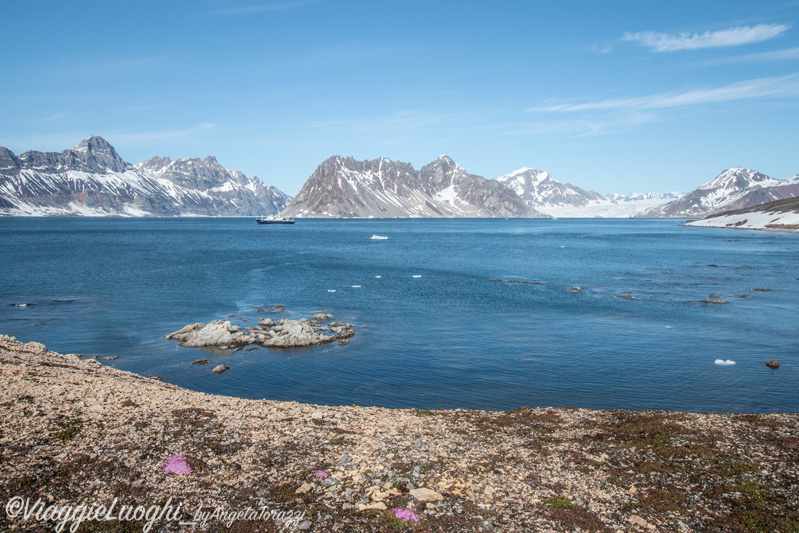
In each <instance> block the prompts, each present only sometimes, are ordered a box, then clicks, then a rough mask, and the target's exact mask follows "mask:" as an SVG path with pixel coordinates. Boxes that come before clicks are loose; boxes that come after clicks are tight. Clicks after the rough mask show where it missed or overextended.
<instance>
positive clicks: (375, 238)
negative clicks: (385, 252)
mask: <svg viewBox="0 0 799 533" xmlns="http://www.w3.org/2000/svg"><path fill="white" fill-rule="evenodd" d="M369 238H370V239H372V240H373V241H385V240H386V239H388V237H383V236H382V235H372V236H371V237H369Z"/></svg>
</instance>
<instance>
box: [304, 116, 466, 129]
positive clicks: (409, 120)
mask: <svg viewBox="0 0 799 533" xmlns="http://www.w3.org/2000/svg"><path fill="white" fill-rule="evenodd" d="M481 116H482V113H480V112H462V113H428V112H424V111H396V112H393V113H390V114H387V115H383V116H380V117H368V118H365V117H364V118H357V117H347V118H342V119H335V120H324V121H316V122H313V123H312V126H314V127H317V128H336V129H343V130H349V131H359V132H396V131H402V132H405V131H418V130H423V129H426V128H430V127H432V126H437V127H445V126H452V127H458V128H462V127H469V126H471V125H473V124H476V123H480V118H481Z"/></svg>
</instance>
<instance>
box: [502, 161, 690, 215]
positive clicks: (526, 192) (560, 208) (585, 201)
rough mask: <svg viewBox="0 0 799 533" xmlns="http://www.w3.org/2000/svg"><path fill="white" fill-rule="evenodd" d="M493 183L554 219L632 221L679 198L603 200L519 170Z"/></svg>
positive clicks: (658, 195) (645, 195) (631, 196)
mask: <svg viewBox="0 0 799 533" xmlns="http://www.w3.org/2000/svg"><path fill="white" fill-rule="evenodd" d="M495 180H496V181H498V182H500V183H504V184H505V185H507V186H508V187H510V188H511V189H513V190H514V192H516V194H518V195H519V197H520V198H521V199H522V200H524V202H525V203H526V204H527V205H529V206H530V207H533V208H535V209H537V210H538V211H541V212H542V213H545V214H547V215H550V216H554V217H567V218H627V217H633V216H637V215H640V214H642V213H643V212H644V211H646V210H647V209H649V208H651V207H654V206H656V205H659V204H662V203H665V202H668V201H669V200H670V199H673V198H677V196H679V195H678V194H677V193H671V194H669V193H666V194H662V193H632V194H629V195H626V196H622V195H620V194H617V193H611V194H609V195H608V196H606V197H605V196H602V195H601V194H599V193H598V192H596V191H586V190H585V189H581V188H580V187H577V186H576V185H572V184H571V183H561V182H559V181H557V180H555V179H554V178H553V177H552V176H551V175H550V174H549V173H548V172H546V171H543V170H537V169H534V168H520V169H519V170H516V171H514V172H511V173H510V174H506V175H504V176H500V177H498V178H495Z"/></svg>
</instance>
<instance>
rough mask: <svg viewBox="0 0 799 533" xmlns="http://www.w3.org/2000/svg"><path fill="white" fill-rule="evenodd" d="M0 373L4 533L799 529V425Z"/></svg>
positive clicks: (12, 359)
mask: <svg viewBox="0 0 799 533" xmlns="http://www.w3.org/2000/svg"><path fill="white" fill-rule="evenodd" d="M0 371H2V380H3V388H2V392H1V393H0V403H2V407H3V410H2V413H3V415H2V418H0V450H1V451H2V460H1V461H0V479H2V481H0V487H1V488H0V490H2V500H3V505H4V512H3V511H0V531H15V530H16V531H55V530H56V528H57V527H58V525H59V524H62V525H63V527H64V529H63V530H64V531H69V530H70V528H73V530H78V531H324V532H327V531H446V532H450V531H452V532H460V531H611V532H614V531H678V532H688V531H763V532H772V531H779V532H788V531H793V532H795V531H799V503H798V502H799V415H797V414H769V415H761V414H757V415H753V414H701V413H673V412H662V411H646V412H632V411H599V410H590V409H569V408H556V409H551V408H548V409H541V408H526V407H521V408H518V409H515V410H513V411H509V412H489V411H472V410H462V409H456V410H452V411H424V410H413V409H410V410H408V409H382V408H375V407H325V406H316V405H305V404H299V403H293V402H289V403H286V402H273V401H256V400H243V399H239V398H231V397H224V396H213V395H208V394H203V393H199V392H192V391H188V390H185V389H181V388H179V387H176V386H174V385H169V384H165V383H161V382H158V381H154V380H152V379H148V378H144V377H141V376H137V375H134V374H130V373H127V372H122V371H119V370H116V369H113V368H109V367H106V366H103V365H102V364H100V363H98V362H97V361H92V360H82V359H81V358H79V357H78V356H75V355H60V354H57V353H54V352H50V351H47V350H46V349H45V348H44V346H42V345H40V344H37V343H28V344H22V343H19V342H17V341H16V340H14V339H13V338H10V337H5V336H0ZM26 499H29V500H28V502H29V503H28V505H29V507H28V514H29V516H28V517H27V518H25V516H24V514H25V513H24V507H23V506H24V502H25V501H26ZM37 501H39V504H38V506H37V503H36V502H37ZM81 504H83V505H86V506H87V508H86V510H87V511H89V512H88V516H89V518H90V519H85V520H84V521H83V522H80V521H79V520H67V519H68V518H69V519H74V518H75V517H77V516H79V513H78V512H77V511H75V510H74V509H72V508H70V507H69V506H72V507H76V506H79V505H81ZM99 506H105V507H106V508H105V509H101V508H100V507H99ZM137 506H141V508H140V509H136V507H137ZM154 506H155V507H154ZM153 508H154V509H155V511H152V509H153ZM198 509H199V512H198ZM37 511H38V514H37ZM126 512H127V514H125V513H126ZM59 513H60V514H59ZM92 513H94V514H92ZM136 513H139V514H138V515H137V514H136ZM156 513H161V514H159V515H158V516H156ZM86 516H87V514H84V518H86ZM137 518H138V519H137ZM48 519H49V520H48ZM59 520H60V521H59ZM78 526H79V527H78Z"/></svg>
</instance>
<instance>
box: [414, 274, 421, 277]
mask: <svg viewBox="0 0 799 533" xmlns="http://www.w3.org/2000/svg"><path fill="white" fill-rule="evenodd" d="M413 277H414V278H421V277H422V275H421V274H414V275H413Z"/></svg>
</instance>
